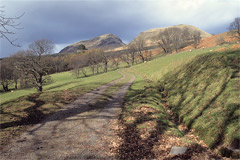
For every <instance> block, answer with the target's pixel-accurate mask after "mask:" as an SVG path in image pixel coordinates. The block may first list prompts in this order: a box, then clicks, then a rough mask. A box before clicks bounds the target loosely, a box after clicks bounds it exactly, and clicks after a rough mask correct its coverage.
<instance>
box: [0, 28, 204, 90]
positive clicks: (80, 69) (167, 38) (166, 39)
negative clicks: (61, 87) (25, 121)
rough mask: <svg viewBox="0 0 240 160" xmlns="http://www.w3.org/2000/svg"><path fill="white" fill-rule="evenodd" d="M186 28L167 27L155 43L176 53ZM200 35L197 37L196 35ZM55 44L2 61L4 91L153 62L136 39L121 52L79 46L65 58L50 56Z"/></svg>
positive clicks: (36, 46) (39, 87) (46, 43)
mask: <svg viewBox="0 0 240 160" xmlns="http://www.w3.org/2000/svg"><path fill="white" fill-rule="evenodd" d="M187 35H189V33H188V32H187V29H184V30H183V31H181V30H178V28H169V29H166V30H165V31H164V32H162V33H160V34H159V35H157V37H156V41H157V43H158V44H159V46H160V47H161V48H162V49H163V50H164V52H165V53H171V52H172V49H173V48H174V49H175V50H176V52H177V51H178V49H179V48H180V47H182V45H183V43H184V42H185V41H188V40H189V36H187ZM199 36H200V34H199ZM53 48H54V43H53V42H52V41H50V40H47V39H42V40H38V41H35V42H33V43H32V44H30V45H29V48H28V49H27V50H22V51H19V52H17V53H15V54H14V55H13V56H11V57H9V58H5V59H3V60H1V72H0V83H1V85H2V88H3V90H4V91H9V85H10V84H14V86H15V89H18V88H30V87H35V88H37V90H38V91H40V92H41V91H42V90H43V84H45V83H49V82H51V77H50V76H48V75H49V74H53V73H58V72H64V71H70V70H72V71H73V73H74V75H76V77H78V78H79V77H80V76H82V75H83V76H84V77H87V76H89V75H88V74H87V69H90V70H91V73H92V75H94V74H99V73H102V72H108V70H109V67H111V68H114V69H118V68H119V64H120V63H126V65H127V66H128V67H129V66H132V65H135V64H138V63H144V62H146V61H149V60H151V59H152V51H151V50H147V49H146V44H145V40H144V39H143V38H137V39H136V40H134V41H133V42H132V43H130V44H129V45H128V46H127V49H125V50H123V51H118V52H116V51H111V50H110V51H109V50H108V51H106V49H91V50H87V49H86V47H85V46H83V45H82V44H80V45H79V50H80V52H79V53H76V54H68V55H51V54H50V53H52V51H53Z"/></svg>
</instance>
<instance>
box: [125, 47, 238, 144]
mask: <svg viewBox="0 0 240 160" xmlns="http://www.w3.org/2000/svg"><path fill="white" fill-rule="evenodd" d="M221 47H223V46H219V47H213V48H208V49H204V50H203V49H198V50H194V51H193V52H187V51H186V52H181V53H178V54H171V55H167V56H164V57H160V58H158V59H155V60H153V61H150V62H147V63H144V64H139V65H136V66H133V67H131V68H129V69H127V71H128V72H131V73H133V74H135V75H136V77H137V79H136V81H135V82H134V83H133V85H132V86H131V88H130V90H129V92H128V96H127V98H126V106H125V108H124V111H123V116H122V119H123V120H124V122H125V123H126V124H127V125H128V124H134V123H137V122H138V121H137V120H136V119H134V118H131V117H132V116H133V115H134V110H135V109H137V108H141V107H142V106H148V107H152V108H156V109H157V110H158V111H159V112H160V113H161V114H159V115H158V116H157V117H155V120H156V121H157V122H164V123H159V125H163V124H164V125H163V126H165V128H164V129H163V132H161V133H160V134H162V133H166V132H167V133H169V132H168V131H172V132H170V134H171V135H178V136H183V133H182V132H181V131H180V130H178V128H177V126H176V125H175V124H173V123H172V122H171V121H170V120H169V119H171V118H172V117H171V116H170V117H169V114H168V113H166V111H165V110H164V107H163V105H162V104H163V103H165V101H167V103H168V105H169V106H170V108H169V109H171V111H173V113H174V115H176V116H177V117H178V118H179V121H180V122H181V123H183V124H185V125H186V126H187V127H188V129H193V131H194V133H195V134H196V135H198V136H199V137H200V138H201V139H202V140H203V141H204V142H205V143H206V144H207V145H208V146H209V147H210V148H215V147H218V146H224V147H225V146H229V145H230V144H231V142H232V141H233V140H234V139H240V136H239V135H240V127H239V126H240V122H239V117H240V102H239V95H240V91H239V87H240V83H239V76H240V74H239V69H240V68H239V67H240V66H239V64H240V51H239V50H233V49H231V45H224V47H225V48H226V49H225V50H220V51H219V52H215V51H214V50H216V49H218V50H219V48H221ZM210 50H212V51H210ZM161 86H164V92H165V93H164V94H165V95H167V97H166V98H162V94H161V92H159V90H161ZM149 88H150V89H149ZM129 117H130V118H129ZM143 127H144V125H142V126H140V127H137V129H138V130H140V129H139V128H143ZM183 138H184V137H183Z"/></svg>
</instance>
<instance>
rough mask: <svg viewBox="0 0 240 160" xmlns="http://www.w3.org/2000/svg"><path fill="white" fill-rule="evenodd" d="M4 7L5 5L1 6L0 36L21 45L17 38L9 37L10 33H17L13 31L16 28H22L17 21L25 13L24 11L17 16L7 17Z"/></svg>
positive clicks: (11, 42) (14, 44) (13, 43)
mask: <svg viewBox="0 0 240 160" xmlns="http://www.w3.org/2000/svg"><path fill="white" fill-rule="evenodd" d="M3 8H4V7H3V6H2V7H0V38H4V39H6V40H7V41H8V42H9V43H10V44H12V45H13V46H17V47H20V45H19V44H16V43H15V42H16V40H17V39H13V40H12V39H10V38H9V35H13V34H15V32H14V31H13V30H15V29H22V28H20V27H19V26H20V23H18V22H16V21H18V20H19V19H20V18H21V17H22V16H23V15H24V13H23V14H22V15H20V16H17V17H7V16H6V15H5V12H4V10H3Z"/></svg>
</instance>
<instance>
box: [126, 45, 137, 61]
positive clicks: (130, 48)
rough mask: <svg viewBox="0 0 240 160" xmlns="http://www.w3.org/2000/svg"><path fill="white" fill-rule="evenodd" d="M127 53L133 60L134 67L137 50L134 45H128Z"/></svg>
mask: <svg viewBox="0 0 240 160" xmlns="http://www.w3.org/2000/svg"><path fill="white" fill-rule="evenodd" d="M127 52H128V53H129V55H130V56H129V58H130V60H131V63H132V65H134V63H135V57H136V48H135V47H134V45H133V44H130V45H128V49H127Z"/></svg>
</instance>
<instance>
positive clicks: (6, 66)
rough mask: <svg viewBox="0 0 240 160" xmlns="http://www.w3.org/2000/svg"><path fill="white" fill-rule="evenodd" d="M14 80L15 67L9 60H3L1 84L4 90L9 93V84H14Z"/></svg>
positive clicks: (0, 76) (0, 68) (0, 74)
mask: <svg viewBox="0 0 240 160" xmlns="http://www.w3.org/2000/svg"><path fill="white" fill-rule="evenodd" d="M12 80H13V67H12V64H11V63H9V60H8V59H4V60H1V63H0V84H1V85H2V87H3V90H4V91H5V92H6V91H9V88H8V86H9V84H11V83H12Z"/></svg>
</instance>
